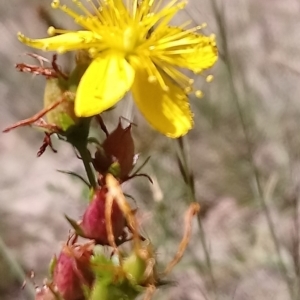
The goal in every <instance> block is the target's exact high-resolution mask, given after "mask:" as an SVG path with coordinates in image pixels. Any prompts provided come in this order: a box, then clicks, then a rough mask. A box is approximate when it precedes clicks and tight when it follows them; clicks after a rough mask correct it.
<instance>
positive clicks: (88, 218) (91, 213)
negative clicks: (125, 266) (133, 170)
mask: <svg viewBox="0 0 300 300" xmlns="http://www.w3.org/2000/svg"><path fill="white" fill-rule="evenodd" d="M106 194H107V189H106V188H101V189H99V190H97V191H96V192H95V194H94V196H93V199H92V201H91V203H90V204H89V206H88V207H87V209H86V211H85V213H84V215H83V219H82V223H81V225H80V227H81V229H82V231H83V234H84V236H85V237H86V238H89V239H93V240H95V242H96V243H97V244H100V245H109V242H108V236H107V231H106V219H105V203H106ZM111 223H112V229H113V234H114V237H115V242H116V244H117V245H118V244H121V243H122V239H123V238H124V228H125V225H126V221H125V217H124V215H123V213H122V211H121V209H120V207H119V205H118V204H117V203H116V201H113V205H112V212H111Z"/></svg>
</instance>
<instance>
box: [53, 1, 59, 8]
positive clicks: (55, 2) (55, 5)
mask: <svg viewBox="0 0 300 300" xmlns="http://www.w3.org/2000/svg"><path fill="white" fill-rule="evenodd" d="M59 6H60V1H59V0H53V1H52V3H51V7H52V8H53V9H56V8H59Z"/></svg>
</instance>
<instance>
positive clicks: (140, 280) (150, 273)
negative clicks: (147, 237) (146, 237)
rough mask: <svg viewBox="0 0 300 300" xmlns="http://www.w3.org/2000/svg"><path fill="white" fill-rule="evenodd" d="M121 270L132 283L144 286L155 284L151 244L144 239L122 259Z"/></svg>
mask: <svg viewBox="0 0 300 300" xmlns="http://www.w3.org/2000/svg"><path fill="white" fill-rule="evenodd" d="M122 267H123V270H124V272H125V273H126V274H127V278H128V279H129V281H131V282H132V283H134V284H138V285H142V286H146V285H148V284H155V283H156V281H157V274H156V269H155V255H154V253H153V249H152V244H151V243H150V242H149V241H144V242H142V243H140V244H138V247H135V249H134V250H133V251H132V253H131V254H130V255H129V256H128V257H126V258H125V259H124V261H123V266H122Z"/></svg>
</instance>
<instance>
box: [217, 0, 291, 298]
mask: <svg viewBox="0 0 300 300" xmlns="http://www.w3.org/2000/svg"><path fill="white" fill-rule="evenodd" d="M212 6H213V10H214V13H215V16H216V19H217V21H218V23H219V27H220V36H221V38H222V42H223V51H224V53H223V57H224V61H225V63H226V66H227V69H228V73H229V77H230V79H231V80H229V84H230V88H231V92H232V98H233V101H234V103H235V106H236V108H237V111H238V115H239V118H240V121H241V125H242V129H243V132H244V136H245V141H246V145H247V152H248V153H247V154H248V161H249V163H250V166H251V168H252V172H253V177H254V180H255V183H256V186H257V192H258V199H259V202H260V205H261V207H262V210H263V213H264V215H265V217H266V220H267V224H268V228H269V231H270V235H271V238H272V241H273V243H274V247H275V251H276V254H277V257H278V264H279V270H280V272H281V275H282V277H283V278H284V280H285V281H286V284H287V287H288V290H289V293H290V297H291V299H293V286H292V283H291V281H290V279H289V277H288V273H287V268H286V266H285V264H284V262H283V259H282V256H281V251H280V243H279V241H278V238H277V236H276V233H275V226H274V222H273V220H272V218H271V214H270V210H269V207H268V205H267V200H266V198H265V195H264V192H263V188H262V186H261V182H260V178H259V171H258V168H257V167H256V165H255V163H254V155H253V153H254V151H253V146H252V143H251V138H250V132H249V129H248V126H247V124H246V121H245V118H244V114H243V111H242V108H241V105H240V102H239V99H238V96H237V92H236V89H235V85H234V82H233V71H232V64H231V59H230V56H229V53H228V45H227V39H226V32H225V30H226V29H225V28H226V27H225V26H226V25H225V22H224V21H223V20H222V17H221V15H220V13H219V10H218V8H217V4H216V2H215V0H214V1H212Z"/></svg>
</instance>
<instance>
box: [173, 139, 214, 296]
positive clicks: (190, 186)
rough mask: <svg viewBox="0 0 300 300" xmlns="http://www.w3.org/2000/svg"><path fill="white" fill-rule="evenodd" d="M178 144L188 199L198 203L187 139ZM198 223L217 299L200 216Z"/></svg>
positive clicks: (179, 140) (198, 216) (198, 215)
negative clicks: (188, 155)
mask: <svg viewBox="0 0 300 300" xmlns="http://www.w3.org/2000/svg"><path fill="white" fill-rule="evenodd" d="M177 142H178V145H179V154H180V159H181V163H182V170H183V172H184V174H183V177H184V181H185V183H186V187H187V192H188V199H189V201H190V202H198V201H197V199H196V195H195V190H194V179H193V176H191V174H192V171H191V170H190V167H189V163H188V158H187V153H186V150H185V146H186V144H187V141H186V139H184V138H182V137H180V138H179V139H178V140H177ZM197 222H198V227H199V236H200V241H201V245H202V248H203V251H204V257H205V262H206V265H207V269H208V272H209V277H210V281H211V285H212V289H213V292H214V294H215V297H216V298H217V285H216V281H215V277H214V274H213V268H212V263H211V257H210V254H209V249H208V246H207V242H206V236H205V231H204V228H203V225H202V220H201V217H200V214H197Z"/></svg>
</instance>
